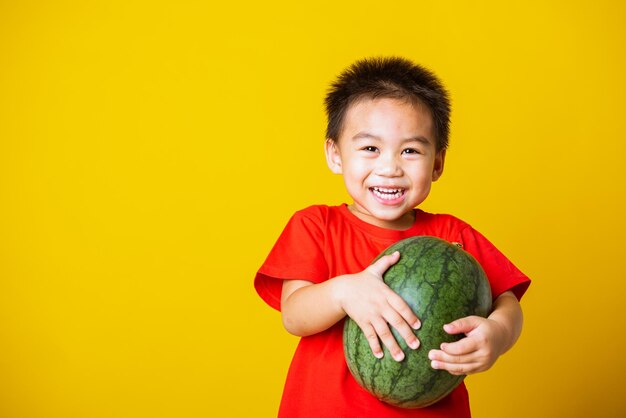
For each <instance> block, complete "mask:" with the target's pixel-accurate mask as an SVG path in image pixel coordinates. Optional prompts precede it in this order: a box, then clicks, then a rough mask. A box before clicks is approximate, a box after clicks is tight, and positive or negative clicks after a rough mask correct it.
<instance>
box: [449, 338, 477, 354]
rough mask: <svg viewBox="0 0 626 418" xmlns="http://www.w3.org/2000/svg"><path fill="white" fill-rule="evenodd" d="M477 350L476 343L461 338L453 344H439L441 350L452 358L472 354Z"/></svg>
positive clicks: (469, 339)
mask: <svg viewBox="0 0 626 418" xmlns="http://www.w3.org/2000/svg"><path fill="white" fill-rule="evenodd" d="M477 349H478V347H477V345H476V342H475V341H474V340H473V339H471V338H463V339H461V340H459V341H457V342H454V343H443V344H441V350H442V351H443V352H445V353H446V354H449V355H452V356H460V355H463V354H469V353H473V352H474V351H476V350H477Z"/></svg>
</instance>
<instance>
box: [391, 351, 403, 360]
mask: <svg viewBox="0 0 626 418" xmlns="http://www.w3.org/2000/svg"><path fill="white" fill-rule="evenodd" d="M393 358H394V360H395V361H402V360H404V353H403V352H402V351H400V352H399V353H398V354H396V355H395V356H393Z"/></svg>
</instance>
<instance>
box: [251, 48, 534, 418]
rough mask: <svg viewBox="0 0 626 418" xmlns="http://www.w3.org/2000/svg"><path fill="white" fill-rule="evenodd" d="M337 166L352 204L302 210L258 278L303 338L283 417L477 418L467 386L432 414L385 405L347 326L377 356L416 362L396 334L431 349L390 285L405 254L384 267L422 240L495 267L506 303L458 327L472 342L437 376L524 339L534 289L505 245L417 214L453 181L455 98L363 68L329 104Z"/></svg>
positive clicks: (435, 353)
mask: <svg viewBox="0 0 626 418" xmlns="http://www.w3.org/2000/svg"><path fill="white" fill-rule="evenodd" d="M326 109H327V114H328V128H327V140H326V143H325V153H326V160H327V163H328V166H329V168H330V170H331V171H332V172H333V173H335V174H340V175H342V176H343V179H344V183H345V186H346V189H347V191H348V194H349V195H350V197H351V198H352V203H351V204H349V205H340V206H325V205H316V206H311V207H309V208H306V209H304V210H301V211H298V212H296V214H294V216H293V217H292V218H291V219H290V221H289V223H288V224H287V226H286V227H285V230H284V231H283V233H282V234H281V236H280V237H279V239H278V241H277V242H276V244H275V246H274V248H273V249H272V251H271V252H270V254H269V255H268V257H267V259H266V261H265V262H264V264H263V265H262V266H261V268H260V269H259V271H258V273H257V275H256V278H255V287H256V289H257V291H258V293H259V295H260V296H261V297H262V298H263V299H264V300H265V301H266V302H267V303H268V304H269V305H270V306H272V307H274V308H276V309H279V310H280V311H281V313H282V319H283V324H284V326H285V328H286V329H287V331H289V332H290V333H292V334H294V335H298V336H301V337H302V338H301V339H300V343H299V345H298V348H297V349H296V353H295V354H294V358H293V361H292V364H291V366H290V369H289V373H288V376H287V381H286V383H285V389H284V392H283V397H282V401H281V406H280V411H279V416H280V417H331V416H332V417H455V418H459V417H469V416H470V410H469V398H468V395H467V390H466V388H465V385H464V384H461V385H460V386H459V387H457V388H456V389H455V390H454V391H453V392H452V393H451V394H450V395H449V396H447V397H446V398H444V399H443V400H441V401H439V402H438V403H436V404H434V405H432V406H429V407H427V408H422V409H402V408H398V407H394V406H391V405H388V404H385V403H383V402H381V401H379V400H377V399H376V398H375V397H373V396H372V395H370V394H369V393H367V392H366V391H365V390H363V389H362V388H361V387H359V386H358V384H357V383H356V381H355V380H354V379H353V378H352V376H351V375H350V373H349V371H348V369H347V366H346V363H345V360H344V358H343V347H342V328H343V320H344V318H345V317H346V316H350V317H351V318H352V319H354V320H355V321H356V323H357V324H358V325H359V327H360V328H361V329H362V330H363V332H364V333H365V335H366V336H367V338H368V342H369V344H370V347H371V349H372V355H374V356H376V357H378V358H380V357H382V356H383V355H385V354H384V350H383V348H382V347H383V346H384V347H385V348H386V349H387V350H388V353H389V354H390V355H391V356H392V357H393V358H394V359H395V360H396V361H402V360H403V359H404V353H403V351H402V350H401V349H400V347H399V345H398V343H397V341H396V340H395V338H394V337H393V334H392V333H391V329H390V327H393V328H395V329H396V330H397V331H398V333H399V334H400V336H401V337H402V338H403V339H404V340H405V341H406V343H407V345H408V346H409V347H410V348H411V349H414V350H418V349H420V348H419V340H418V338H417V337H416V336H415V333H414V330H417V329H419V327H420V325H421V324H420V321H419V318H417V317H416V316H415V314H414V313H413V312H412V311H411V309H410V308H409V307H408V305H407V304H406V303H405V302H404V301H403V300H402V299H401V298H400V297H399V296H398V295H396V294H395V293H394V292H393V291H391V289H389V288H388V287H387V286H386V285H385V284H384V282H383V280H382V276H383V274H384V272H385V271H386V270H387V269H388V268H389V267H390V266H391V265H393V264H394V263H396V262H397V261H398V260H399V258H400V254H398V253H397V252H396V253H394V254H392V255H389V256H386V257H382V258H381V259H379V260H378V261H377V262H376V263H374V264H371V265H370V263H371V262H372V260H373V259H374V258H375V257H376V256H377V255H378V254H379V253H380V252H381V251H382V250H383V249H384V248H386V247H388V246H389V245H391V244H393V243H394V242H397V241H399V240H401V239H404V238H408V237H410V236H415V235H433V236H438V237H440V238H443V239H446V240H448V241H451V242H458V243H461V244H462V245H463V247H464V249H465V250H466V251H468V252H469V253H471V254H472V255H473V256H474V257H475V258H476V259H477V260H478V261H479V262H480V263H481V265H482V266H483V269H484V270H485V272H486V273H487V276H488V278H489V281H490V285H491V290H492V294H493V295H494V308H493V311H492V313H491V314H490V315H489V317H488V318H479V317H467V318H459V319H458V320H456V321H454V322H452V323H450V324H447V325H446V326H445V327H444V329H445V331H446V332H448V333H450V334H465V337H464V338H462V339H461V340H460V341H458V342H456V343H451V344H443V345H442V347H440V349H439V350H432V351H431V352H430V353H429V358H430V359H431V360H432V364H431V366H432V367H433V368H436V369H441V370H447V371H448V372H450V373H453V374H472V373H477V372H481V371H484V370H487V369H489V368H490V367H491V366H492V365H493V364H494V362H495V361H496V360H497V358H498V357H499V356H500V355H502V354H503V353H505V352H506V351H507V350H509V349H510V348H511V347H512V346H513V344H514V343H515V342H516V341H517V339H518V337H519V335H520V333H521V328H522V311H521V308H520V305H519V302H518V300H519V298H521V296H522V295H523V293H524V292H525V290H526V288H527V287H528V285H529V283H530V281H529V279H528V277H526V276H525V275H524V274H523V273H522V272H521V271H519V270H518V269H517V268H516V267H515V266H514V265H513V264H512V263H511V262H510V261H509V260H508V259H507V258H506V257H505V256H504V255H503V254H502V253H501V252H500V251H498V250H497V249H496V248H495V247H494V246H493V244H491V243H490V242H489V241H488V240H487V239H485V238H484V237H483V236H482V235H481V234H480V233H479V232H477V231H476V230H474V229H473V228H472V227H471V226H470V225H468V224H467V223H465V222H463V221H461V220H459V219H457V218H455V217H453V216H450V215H441V214H429V213H426V212H424V211H422V210H420V209H416V207H417V206H419V205H420V204H421V203H422V202H423V201H424V200H425V199H426V198H427V196H428V194H429V192H430V187H431V184H432V182H434V181H436V180H437V179H439V177H440V176H441V174H442V173H443V168H444V162H445V155H446V149H447V145H448V132H449V128H448V125H449V100H448V95H447V92H446V91H445V89H444V88H443V86H442V85H441V83H440V82H439V80H438V79H437V78H436V77H435V76H434V75H433V74H432V73H431V72H430V71H428V70H426V69H424V68H423V67H420V66H418V65H415V64H414V63H412V62H410V61H408V60H405V59H402V58H384V59H367V60H362V61H359V62H357V63H355V64H354V65H353V66H351V67H350V68H349V69H347V70H346V71H345V72H344V73H342V74H341V75H340V77H339V78H338V80H337V81H336V82H335V83H334V84H333V86H332V88H331V90H330V91H329V93H328V95H327V97H326Z"/></svg>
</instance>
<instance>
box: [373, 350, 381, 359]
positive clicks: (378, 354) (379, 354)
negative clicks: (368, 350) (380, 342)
mask: <svg viewBox="0 0 626 418" xmlns="http://www.w3.org/2000/svg"><path fill="white" fill-rule="evenodd" d="M374 357H376V358H378V359H381V358H383V352H382V351H377V352H375V353H374Z"/></svg>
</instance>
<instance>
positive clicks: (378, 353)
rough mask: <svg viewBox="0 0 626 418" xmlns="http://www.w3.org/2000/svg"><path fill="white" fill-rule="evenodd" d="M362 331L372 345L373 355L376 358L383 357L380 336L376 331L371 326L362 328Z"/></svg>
mask: <svg viewBox="0 0 626 418" xmlns="http://www.w3.org/2000/svg"><path fill="white" fill-rule="evenodd" d="M361 330H362V331H363V334H364V335H365V338H366V339H367V342H368V343H369V345H370V349H371V350H372V354H374V357H376V358H382V357H383V350H382V348H381V347H380V341H379V340H378V334H376V330H375V329H374V327H373V326H371V325H364V326H361Z"/></svg>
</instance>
